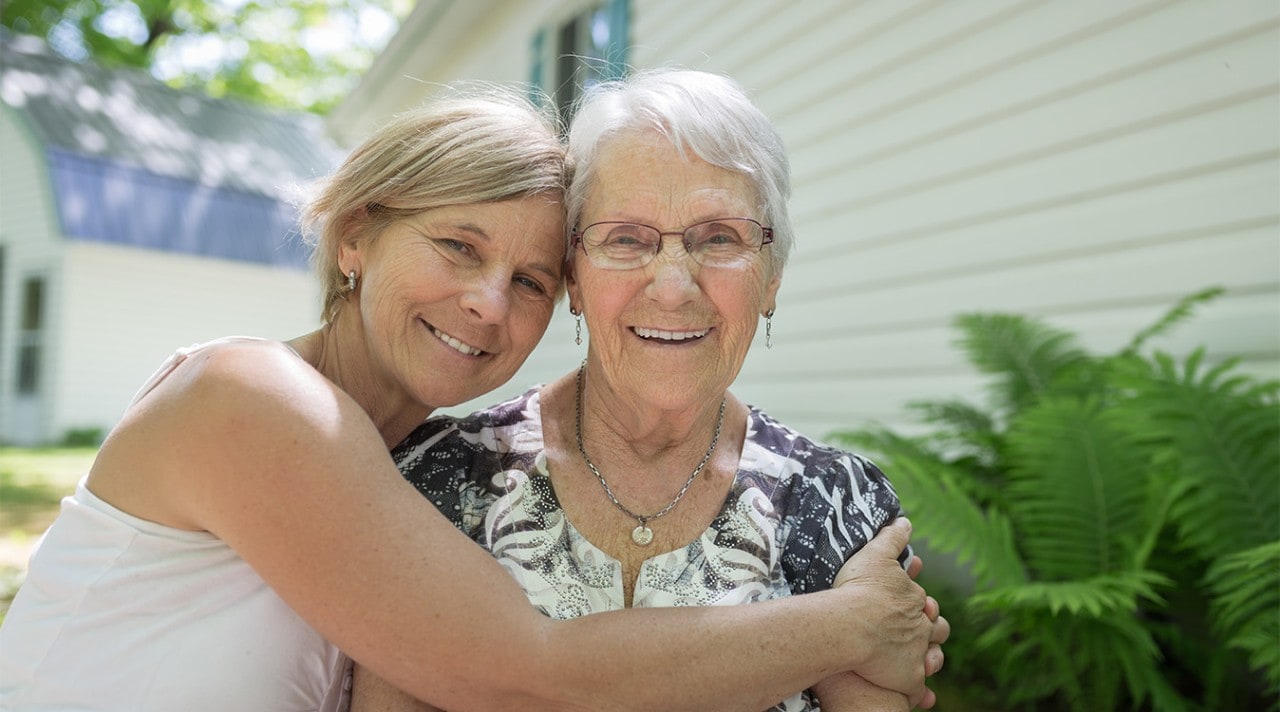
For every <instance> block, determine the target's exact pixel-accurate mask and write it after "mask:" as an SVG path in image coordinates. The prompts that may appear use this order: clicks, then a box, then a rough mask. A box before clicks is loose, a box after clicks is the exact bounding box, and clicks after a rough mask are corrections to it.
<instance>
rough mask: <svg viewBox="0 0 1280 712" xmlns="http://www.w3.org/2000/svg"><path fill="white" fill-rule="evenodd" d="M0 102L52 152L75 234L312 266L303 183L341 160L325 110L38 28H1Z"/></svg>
mask: <svg viewBox="0 0 1280 712" xmlns="http://www.w3.org/2000/svg"><path fill="white" fill-rule="evenodd" d="M0 101H3V103H4V104H6V105H8V106H9V107H11V108H12V109H13V110H14V111H16V112H17V113H18V114H19V115H21V116H22V117H23V118H24V123H25V125H26V126H27V127H28V128H29V129H30V131H31V134H32V135H33V136H34V137H35V138H36V140H37V141H38V142H39V143H40V144H41V146H42V148H43V149H44V152H45V156H46V159H47V161H48V165H49V174H50V178H51V181H52V183H53V191H54V198H55V202H56V203H57V213H58V215H59V218H60V220H61V223H62V229H63V233H64V234H65V235H66V236H67V237H68V238H71V239H84V240H98V241H106V242H117V243H122V244H131V245H136V246H142V247H149V248H154V249H165V250H172V251H177V252H188V253H195V254H204V255H210V256H216V257H224V258H229V259H239V260H248V261H254V262H264V263H268V264H287V265H301V264H304V263H305V254H304V253H305V250H304V249H302V248H301V246H300V245H297V244H296V243H297V240H296V239H292V238H293V237H294V236H295V234H296V229H295V217H296V216H295V211H294V208H293V201H294V198H295V195H296V189H297V188H298V187H300V186H302V185H305V184H306V183H309V182H310V181H312V180H314V179H317V178H320V177H323V176H324V175H326V174H328V173H329V171H331V170H332V169H333V168H334V167H335V166H336V165H337V163H338V161H339V160H340V158H341V152H340V151H339V149H338V148H337V146H336V145H335V144H334V143H333V142H332V141H331V140H330V139H329V138H328V137H327V136H326V135H325V133H324V124H323V121H322V119H321V118H320V117H318V116H314V115H311V114H305V113H301V112H283V111H274V110H270V109H266V108H261V107H255V106H250V105H247V104H243V103H239V102H235V101H230V100H225V99H214V98H210V97H208V96H204V95H201V94H198V93H196V92H191V91H182V90H177V89H173V88H172V87H169V86H167V85H165V84H164V83H163V82H160V81H159V80H157V79H155V78H153V77H151V76H150V75H148V74H146V73H143V72H140V71H137V70H132V69H107V68H104V67H102V66H99V65H97V64H93V63H90V62H75V61H72V60H69V59H66V58H64V57H61V56H58V55H56V54H54V53H53V52H51V51H50V50H49V49H48V48H47V47H46V46H45V45H44V43H43V42H42V41H40V40H39V39H37V38H34V37H29V36H22V35H11V34H4V35H0ZM290 243H292V245H291V244H290Z"/></svg>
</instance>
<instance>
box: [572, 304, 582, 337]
mask: <svg viewBox="0 0 1280 712" xmlns="http://www.w3.org/2000/svg"><path fill="white" fill-rule="evenodd" d="M569 313H570V314H572V315H573V316H574V317H575V318H576V319H577V323H576V324H575V325H574V334H573V343H575V344H577V345H578V346H581V345H582V312H581V311H578V310H577V309H574V308H573V307H569Z"/></svg>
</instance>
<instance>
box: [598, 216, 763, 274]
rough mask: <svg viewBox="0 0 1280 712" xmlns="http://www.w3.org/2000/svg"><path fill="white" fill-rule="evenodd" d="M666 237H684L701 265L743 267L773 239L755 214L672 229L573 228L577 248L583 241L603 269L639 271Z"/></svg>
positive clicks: (631, 226)
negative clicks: (665, 230)
mask: <svg viewBox="0 0 1280 712" xmlns="http://www.w3.org/2000/svg"><path fill="white" fill-rule="evenodd" d="M663 235H680V236H681V238H682V240H681V244H683V245H684V249H685V252H688V253H689V256H690V257H692V258H693V261H694V262H697V263H698V264H700V265H702V266H703V267H730V268H732V267H742V266H744V265H746V264H749V263H750V262H751V260H752V259H753V258H754V256H755V255H756V253H758V252H760V251H761V250H763V249H764V246H765V245H768V244H770V243H772V242H773V228H770V227H765V226H763V225H761V224H760V223H758V222H756V221H755V220H752V219H751V218H717V219H715V220H707V221H705V222H700V223H697V224H696V225H690V226H689V227H687V228H685V229H684V230H681V231H670V232H662V231H661V230H659V229H658V228H656V227H650V226H648V225H637V224H635V223H629V222H598V223H592V224H590V225H588V226H586V227H584V228H582V229H581V230H575V231H574V232H573V247H574V248H575V249H576V248H577V247H578V245H582V251H583V252H585V253H587V258H588V259H590V260H591V264H593V265H595V266H596V267H599V268H601V269H616V270H623V269H636V268H638V267H644V266H645V265H647V264H649V263H650V262H652V261H653V258H654V257H656V256H657V255H658V253H659V252H661V251H662V236H663Z"/></svg>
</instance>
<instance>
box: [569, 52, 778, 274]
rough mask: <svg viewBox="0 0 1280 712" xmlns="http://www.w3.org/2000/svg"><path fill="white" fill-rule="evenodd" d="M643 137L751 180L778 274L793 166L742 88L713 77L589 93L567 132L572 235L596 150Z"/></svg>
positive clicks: (669, 78)
mask: <svg viewBox="0 0 1280 712" xmlns="http://www.w3.org/2000/svg"><path fill="white" fill-rule="evenodd" d="M644 130H656V131H658V132H659V133H660V134H662V135H663V136H665V137H666V138H667V139H669V140H670V141H671V143H672V145H673V146H675V148H676V150H677V151H679V152H680V153H681V155H686V151H687V150H691V151H692V152H693V153H694V154H696V155H697V156H698V157H699V158H701V159H702V160H704V161H706V162H707V163H710V164H711V165H713V166H717V167H719V168H723V169H726V170H729V171H733V172H734V173H739V174H742V175H745V176H746V177H747V178H748V179H749V180H750V181H751V183H752V185H754V186H755V189H756V199H757V201H758V206H759V210H760V214H761V218H762V221H763V222H764V224H765V226H766V227H772V228H773V236H774V238H773V239H774V241H773V244H772V245H771V246H770V248H769V253H770V255H771V259H772V264H773V268H774V270H775V272H781V271H782V268H783V266H784V265H785V264H786V262H787V258H788V256H789V255H790V253H791V250H792V247H793V245H794V242H795V239H794V231H793V230H792V228H791V218H790V216H789V215H788V213H787V199H788V198H790V197H791V166H790V163H789V162H788V160H787V153H786V149H785V148H784V147H783V144H782V137H781V136H780V135H779V134H778V131H777V129H775V128H774V127H773V124H772V123H770V121H769V119H768V118H767V117H766V116H765V115H764V113H763V112H761V111H760V109H758V108H756V106H755V104H752V103H751V100H750V99H749V98H748V97H747V94H746V92H745V91H744V90H743V89H742V87H741V86H739V85H738V83H737V82H735V81H734V80H732V79H730V78H728V77H725V76H721V75H719V74H711V73H708V72H700V71H694V70H687V69H653V70H647V71H643V72H639V73H637V74H634V75H632V76H630V77H627V78H624V79H617V80H612V81H607V82H602V83H600V84H597V85H596V86H594V87H592V88H590V89H589V90H587V92H586V94H584V95H583V97H582V99H581V100H580V102H579V104H578V106H577V107H576V112H575V114H574V118H573V121H572V124H571V126H570V128H569V157H570V162H571V163H572V164H573V165H574V167H575V173H574V177H573V181H572V182H571V183H570V185H569V192H568V195H567V196H566V203H567V206H566V207H567V210H568V224H569V227H570V229H571V230H572V229H576V228H577V227H580V226H579V225H578V220H579V218H580V217H581V215H582V210H583V204H584V203H585V202H586V195H587V192H588V190H589V189H590V187H591V183H592V181H593V180H594V179H595V174H596V166H595V159H596V157H597V156H598V155H599V153H600V147H601V145H602V144H603V143H605V142H607V141H609V140H612V139H614V138H616V137H617V136H618V135H619V134H623V133H627V132H632V131H644Z"/></svg>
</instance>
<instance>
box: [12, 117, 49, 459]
mask: <svg viewBox="0 0 1280 712" xmlns="http://www.w3.org/2000/svg"><path fill="white" fill-rule="evenodd" d="M0 246H3V248H4V252H5V260H4V274H3V275H0V290H2V291H0V442H6V441H12V442H23V441H32V440H38V439H40V437H41V434H42V433H43V432H44V430H45V429H46V428H47V426H48V407H47V396H48V392H49V389H50V388H51V385H52V383H53V382H54V380H55V378H56V374H55V373H54V372H53V369H51V368H49V367H48V365H47V364H46V367H45V369H44V373H43V374H42V375H43V383H42V386H43V392H42V393H41V394H38V395H36V396H18V395H17V394H16V393H15V387H16V385H17V345H18V327H19V325H20V321H19V319H20V314H21V312H20V309H21V307H22V285H23V281H24V279H25V278H26V277H27V276H28V275H31V274H39V275H41V276H43V277H44V278H45V279H46V284H45V289H46V291H45V296H46V298H47V300H48V301H47V302H46V313H45V319H46V321H45V326H46V335H45V338H46V340H45V342H44V348H45V354H46V355H47V354H50V353H53V352H54V350H55V349H56V348H57V334H58V312H57V310H56V306H57V302H56V291H57V290H56V285H57V284H58V282H59V280H60V279H61V270H60V263H59V259H58V258H59V255H58V249H57V248H58V238H57V218H56V217H55V216H54V212H53V206H52V205H51V204H50V202H49V178H48V173H47V171H46V170H45V166H44V162H43V154H42V153H41V151H40V149H39V147H38V145H37V143H36V141H35V137H34V136H33V135H32V133H31V131H30V129H29V128H28V127H27V126H26V124H25V123H23V121H22V119H21V117H20V116H19V115H18V114H16V113H15V112H14V111H13V110H12V109H10V108H9V107H8V106H6V105H4V104H0Z"/></svg>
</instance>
